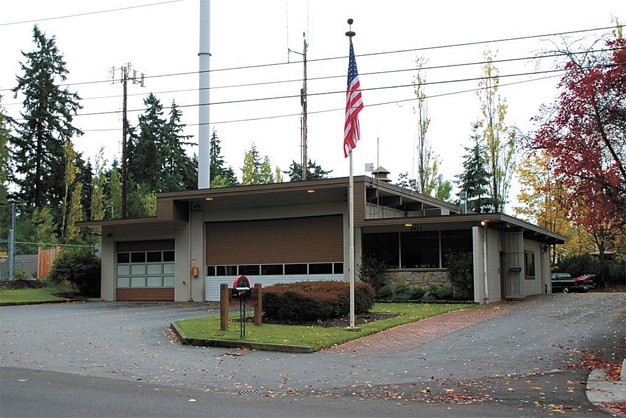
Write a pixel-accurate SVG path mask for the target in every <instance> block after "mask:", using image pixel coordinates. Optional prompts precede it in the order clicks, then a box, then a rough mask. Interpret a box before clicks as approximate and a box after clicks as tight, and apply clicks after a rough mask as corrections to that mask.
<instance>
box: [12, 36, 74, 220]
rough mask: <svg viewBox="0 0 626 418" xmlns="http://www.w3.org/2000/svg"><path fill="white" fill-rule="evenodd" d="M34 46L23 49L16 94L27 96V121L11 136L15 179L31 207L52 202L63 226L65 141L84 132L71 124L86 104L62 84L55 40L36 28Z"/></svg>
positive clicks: (63, 67)
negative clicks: (31, 48)
mask: <svg viewBox="0 0 626 418" xmlns="http://www.w3.org/2000/svg"><path fill="white" fill-rule="evenodd" d="M33 40H34V42H35V46H36V48H35V50H34V51H32V52H27V53H22V54H23V56H24V57H25V58H26V63H20V66H21V70H22V71H23V75H22V76H18V77H17V87H15V88H14V89H13V92H14V93H15V94H16V95H17V94H18V93H21V94H22V95H23V103H24V110H23V112H22V114H21V116H22V119H23V120H24V121H23V122H21V123H19V124H17V129H16V135H13V136H11V138H10V142H11V146H10V149H11V159H12V161H13V167H12V168H13V170H14V171H13V173H14V174H13V178H12V181H13V182H14V183H15V184H16V185H17V189H18V190H17V192H16V195H17V196H18V197H19V198H20V200H21V201H22V202H23V203H25V204H27V205H30V206H34V207H38V208H41V207H44V206H46V205H50V207H51V208H52V213H54V214H55V215H56V218H57V222H58V223H59V224H60V222H59V221H60V220H61V217H62V211H61V210H60V209H61V205H62V202H63V196H64V192H65V187H64V170H65V162H64V157H63V144H64V143H65V141H70V140H71V139H72V138H73V137H74V136H77V135H82V132H81V131H80V130H79V129H77V128H76V127H74V126H73V125H72V121H73V117H74V116H75V115H76V113H77V111H78V110H79V109H80V108H81V106H80V104H79V100H80V97H79V96H78V94H76V93H72V92H70V91H69V90H68V89H67V88H64V89H62V88H61V87H60V86H59V85H58V84H57V83H59V82H63V81H65V80H66V78H67V74H68V70H67V68H66V64H65V61H64V60H63V56H62V55H61V53H60V52H59V50H58V48H57V46H56V41H55V38H54V37H52V38H50V39H48V38H47V37H46V35H45V34H44V33H42V32H41V31H40V30H39V28H38V27H37V26H35V27H34V29H33Z"/></svg>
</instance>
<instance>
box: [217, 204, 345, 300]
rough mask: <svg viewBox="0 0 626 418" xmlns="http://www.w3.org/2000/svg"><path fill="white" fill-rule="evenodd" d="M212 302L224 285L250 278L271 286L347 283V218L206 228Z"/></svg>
mask: <svg viewBox="0 0 626 418" xmlns="http://www.w3.org/2000/svg"><path fill="white" fill-rule="evenodd" d="M206 237H207V241H206V243H207V245H206V251H207V253H206V257H207V258H206V260H207V272H206V287H205V289H206V295H205V297H206V300H218V299H219V284H220V283H224V282H227V283H230V282H232V280H233V278H234V277H235V276H237V275H238V274H245V275H246V276H248V277H249V278H250V281H251V282H252V283H261V284H262V285H263V286H269V285H271V284H275V283H288V282H293V281H302V280H343V218H342V216H341V215H334V216H318V217H306V218H294V219H272V220H259V221H241V222H219V223H218V222H209V223H207V224H206Z"/></svg>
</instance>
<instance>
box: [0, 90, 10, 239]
mask: <svg viewBox="0 0 626 418" xmlns="http://www.w3.org/2000/svg"><path fill="white" fill-rule="evenodd" d="M1 98H2V96H0V99H1ZM8 199H9V127H8V119H7V117H6V116H5V115H4V109H3V108H2V106H1V105H0V205H6V204H8ZM6 208H7V207H6V206H5V207H4V210H3V209H2V208H0V237H8V236H9V228H10V218H11V216H10V214H9V211H8V210H6Z"/></svg>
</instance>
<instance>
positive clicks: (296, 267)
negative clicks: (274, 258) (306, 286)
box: [285, 264, 308, 274]
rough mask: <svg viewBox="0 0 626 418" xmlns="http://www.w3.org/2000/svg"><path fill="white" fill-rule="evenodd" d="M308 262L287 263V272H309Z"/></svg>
mask: <svg viewBox="0 0 626 418" xmlns="http://www.w3.org/2000/svg"><path fill="white" fill-rule="evenodd" d="M307 273H308V269H307V265H306V264H285V274H307Z"/></svg>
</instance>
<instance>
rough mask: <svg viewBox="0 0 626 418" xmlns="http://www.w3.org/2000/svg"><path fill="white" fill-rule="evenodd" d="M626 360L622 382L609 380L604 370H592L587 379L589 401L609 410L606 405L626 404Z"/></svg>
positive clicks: (623, 365)
mask: <svg viewBox="0 0 626 418" xmlns="http://www.w3.org/2000/svg"><path fill="white" fill-rule="evenodd" d="M625 368H626V359H624V361H623V362H622V371H621V377H620V380H609V379H608V378H607V376H606V373H605V372H604V370H600V369H597V370H592V371H591V372H590V373H589V376H588V377H587V399H588V400H589V402H591V403H592V404H594V405H595V406H597V407H600V408H602V409H605V410H607V412H610V413H612V412H611V411H608V408H606V406H605V405H604V404H605V403H626V370H625Z"/></svg>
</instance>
